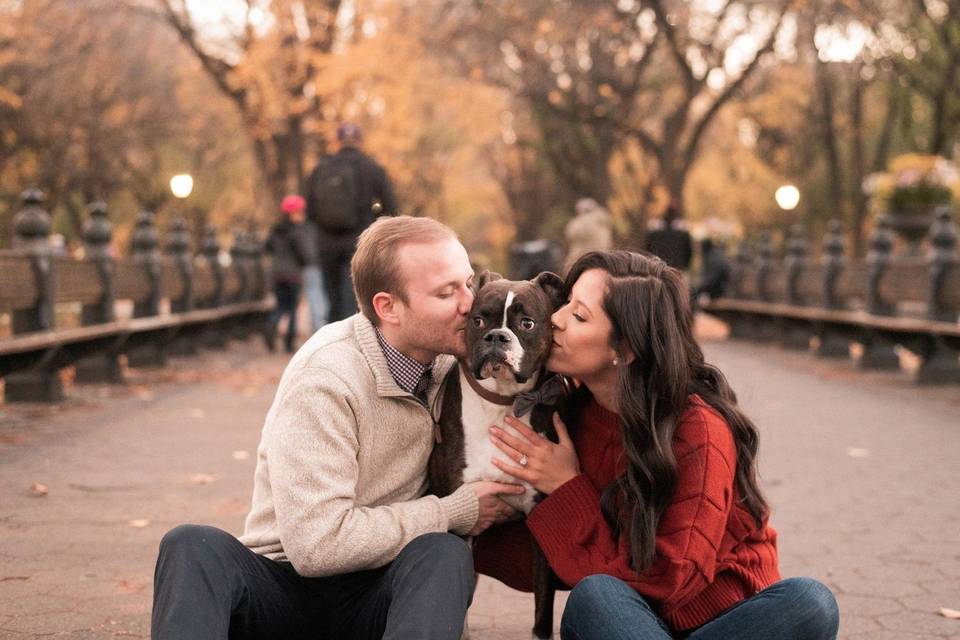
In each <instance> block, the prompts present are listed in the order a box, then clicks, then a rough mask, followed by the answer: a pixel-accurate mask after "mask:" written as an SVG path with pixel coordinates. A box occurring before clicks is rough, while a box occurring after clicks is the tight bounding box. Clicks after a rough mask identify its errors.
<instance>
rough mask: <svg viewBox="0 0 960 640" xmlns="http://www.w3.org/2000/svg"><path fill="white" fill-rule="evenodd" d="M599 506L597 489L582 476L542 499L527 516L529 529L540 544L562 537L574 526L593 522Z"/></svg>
mask: <svg viewBox="0 0 960 640" xmlns="http://www.w3.org/2000/svg"><path fill="white" fill-rule="evenodd" d="M599 507H600V496H599V494H598V493H597V490H596V489H594V488H593V484H592V483H591V482H590V480H589V479H588V478H587V476H585V475H583V474H582V473H581V474H580V475H578V476H576V477H574V478H571V479H570V480H568V481H567V482H564V483H563V484H562V485H560V486H559V487H557V489H556V490H555V491H554V492H553V493H551V494H550V495H549V496H547V497H546V498H544V499H543V500H541V501H540V504H538V505H537V506H536V507H534V509H533V511H531V512H530V514H529V515H528V516H527V527H528V528H529V529H530V531H531V532H532V533H533V534H534V535H535V536H536V538H537V540H538V541H540V540H541V538H544V539H545V538H551V537H553V536H557V537H560V538H563V537H564V533H563V532H564V531H565V530H566V531H568V530H569V526H570V525H571V524H572V523H576V522H580V521H582V520H583V519H584V518H587V519H592V518H593V513H595V512H596V511H597V510H598V509H599ZM541 544H542V542H541Z"/></svg>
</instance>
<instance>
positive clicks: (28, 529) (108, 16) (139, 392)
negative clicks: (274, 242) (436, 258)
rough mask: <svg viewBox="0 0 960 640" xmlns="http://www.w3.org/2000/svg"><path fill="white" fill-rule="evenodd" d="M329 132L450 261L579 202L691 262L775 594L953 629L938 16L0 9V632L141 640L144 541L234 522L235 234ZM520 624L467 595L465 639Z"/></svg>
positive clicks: (623, 242)
mask: <svg viewBox="0 0 960 640" xmlns="http://www.w3.org/2000/svg"><path fill="white" fill-rule="evenodd" d="M343 122H353V123H357V124H359V125H360V127H362V130H363V132H364V134H365V141H364V148H365V150H366V152H368V153H369V154H370V155H372V156H373V157H374V158H376V159H377V161H379V162H380V163H382V164H383V165H384V166H385V167H386V169H387V171H388V173H389V175H390V177H391V178H392V180H393V183H394V185H395V187H396V191H397V200H398V202H399V209H400V213H405V214H410V215H417V216H431V217H434V218H437V219H439V220H441V221H443V222H446V223H448V224H449V225H451V226H452V227H454V228H455V229H456V230H457V231H458V232H459V234H460V237H461V239H462V240H463V242H464V244H465V245H466V247H467V248H468V250H469V251H470V255H471V258H472V259H473V260H474V261H475V262H476V263H477V265H478V266H485V267H491V268H494V269H498V270H503V271H504V272H506V273H513V274H514V275H518V274H517V272H518V270H520V267H523V266H524V265H523V264H522V261H517V260H514V258H516V257H517V256H518V255H520V256H521V257H522V255H524V254H522V253H521V254H518V253H517V251H516V249H517V247H526V249H525V250H527V251H528V253H527V254H526V255H527V257H529V258H530V259H531V262H528V263H527V264H526V267H527V268H533V267H534V266H535V265H534V262H536V260H535V259H539V258H544V257H546V258H549V260H552V263H550V266H554V267H555V268H558V269H559V268H560V267H559V265H560V264H561V263H560V261H559V258H560V255H561V253H562V252H563V251H564V250H566V249H567V248H568V247H567V245H566V240H567V237H568V236H566V233H565V230H566V229H567V227H568V223H570V221H571V219H573V218H574V211H575V209H576V208H577V207H576V205H577V203H582V200H583V199H584V198H592V199H593V200H595V201H596V202H598V203H599V204H600V205H601V206H602V207H604V208H606V209H607V210H609V212H610V214H611V217H612V225H613V239H614V244H615V245H617V246H620V247H627V248H642V247H647V246H649V244H648V241H649V240H650V238H651V237H652V234H653V233H654V232H655V231H657V230H658V229H660V230H662V228H663V227H664V214H665V213H666V212H667V211H669V210H671V209H672V210H674V211H676V212H678V213H680V214H681V216H682V221H683V226H684V227H685V228H686V229H688V230H689V232H690V233H691V234H692V236H693V237H694V239H695V240H701V241H702V240H704V239H710V240H712V241H714V242H715V246H719V247H720V248H721V254H722V253H723V252H724V251H725V254H724V255H725V257H723V255H721V258H722V260H725V261H726V266H725V267H724V270H723V273H724V274H725V285H726V289H725V290H724V289H723V288H722V287H721V288H720V289H718V290H717V291H711V290H705V293H706V295H704V296H700V297H699V298H697V299H696V301H697V302H698V303H699V304H700V305H701V310H705V311H706V312H708V313H700V314H698V316H697V330H698V337H699V339H700V340H701V341H702V342H703V343H704V345H705V350H706V354H707V357H708V358H709V360H710V361H711V362H716V363H717V364H719V365H720V366H721V368H722V369H723V370H724V372H725V373H726V374H727V375H728V377H729V378H730V380H731V381H732V383H733V386H734V388H736V389H737V392H738V395H739V397H740V402H741V403H742V404H743V406H744V407H745V408H746V410H747V412H748V413H749V414H750V415H751V416H752V417H754V419H755V420H756V422H757V424H758V425H760V428H761V431H762V443H763V445H762V448H761V456H760V460H761V471H762V476H763V480H764V485H765V488H766V490H768V491H769V494H770V497H771V502H772V503H773V504H774V516H773V517H774V524H775V526H776V528H777V529H778V531H779V532H780V552H781V560H782V568H783V573H784V575H785V576H791V575H808V576H812V577H816V578H818V579H821V580H823V581H824V582H825V583H826V584H828V585H829V586H830V588H831V589H832V590H833V591H834V593H835V594H836V595H837V598H838V601H839V603H840V607H841V617H842V622H841V631H840V637H841V638H844V639H845V638H856V639H863V640H867V639H869V640H893V639H896V640H901V639H912V640H926V639H932V638H940V639H947V638H960V540H958V536H957V532H958V531H960V510H958V509H957V496H958V495H960V493H958V492H960V477H958V476H957V473H956V468H957V464H956V461H957V459H958V458H960V432H958V430H957V426H958V425H960V392H958V389H960V384H958V383H960V323H958V317H960V268H958V265H960V258H958V252H957V235H958V234H957V228H956V223H957V222H958V217H957V207H956V205H957V200H958V197H960V176H958V171H957V165H956V162H957V160H958V153H960V137H958V135H960V0H767V1H754V0H690V1H680V0H0V378H2V380H0V388H2V391H3V400H2V402H0V638H38V637H50V636H56V637H70V638H98V639H100V638H113V637H147V636H148V635H149V615H150V606H151V596H152V575H153V568H154V563H155V560H156V551H157V544H158V542H159V540H160V538H161V537H162V536H163V534H164V533H165V532H166V531H168V530H169V529H171V528H172V527H174V526H176V525H177V524H181V523H183V522H196V523H208V524H213V525H216V526H219V527H221V528H223V529H225V530H228V531H230V532H231V533H234V534H238V533H240V531H241V529H242V523H243V517H244V515H245V513H246V511H247V509H248V506H249V500H250V489H251V486H252V483H251V479H252V474H253V464H254V461H255V455H254V452H255V450H256V446H257V441H258V439H259V434H260V428H261V426H262V421H263V417H264V416H265V414H266V412H267V409H268V407H269V406H270V403H271V401H272V398H273V394H274V393H275V391H276V385H277V383H278V381H279V378H280V375H281V372H282V371H283V369H284V367H285V366H286V363H287V361H288V356H287V355H286V354H283V353H277V352H274V351H268V349H267V347H266V346H265V345H264V344H262V341H261V340H260V337H261V336H260V335H259V329H260V328H261V327H262V326H263V325H264V320H265V319H266V318H267V316H269V315H270V313H271V310H272V309H274V302H275V300H274V297H272V296H271V295H270V287H269V282H268V280H269V268H270V264H269V263H268V261H267V259H266V257H265V256H264V255H263V252H262V244H263V240H264V237H265V235H266V231H267V229H268V227H269V226H270V224H271V223H273V222H274V221H275V220H276V219H277V217H278V209H279V206H280V202H281V199H282V198H283V197H284V195H286V194H292V193H301V194H304V193H305V192H306V191H307V184H306V183H307V182H308V176H309V175H310V173H311V170H312V169H313V168H314V166H316V164H317V162H318V160H319V159H320V158H322V157H323V156H324V155H325V154H328V153H331V152H333V151H334V150H335V149H336V148H337V141H336V133H335V132H336V130H337V127H338V125H340V124H341V123H343ZM147 212H153V213H147ZM48 214H49V215H48ZM154 214H155V215H154ZM542 240H546V241H547V243H543V242H539V243H537V242H532V241H542ZM544 246H553V247H554V248H555V249H556V250H555V251H547V252H546V253H543V252H542V251H541V249H542V247H544ZM701 246H702V245H701ZM161 252H162V255H161ZM703 255H704V256H705V255H706V254H705V253H704V254H703ZM707 262H708V261H707V260H705V259H703V257H697V258H695V259H694V262H693V263H692V266H691V268H690V269H689V274H690V280H691V282H692V283H693V284H697V283H698V282H699V283H700V284H701V285H702V282H703V276H704V273H705V272H706V269H705V268H704V267H705V266H706V264H707ZM539 264H543V263H539ZM544 266H546V265H544ZM304 306H305V305H304ZM300 314H301V316H303V317H302V318H301V324H300V326H301V335H300V336H299V338H300V340H302V339H305V338H306V333H307V330H306V329H305V327H307V325H308V324H309V322H308V321H307V318H306V316H307V311H306V309H305V308H303V307H301V309H300ZM951 532H952V533H951ZM560 604H562V599H561V603H560ZM558 606H560V605H559V604H558ZM531 612H532V602H531V600H530V599H524V597H523V596H520V595H519V594H518V593H517V592H514V591H512V590H510V589H508V588H507V587H505V586H503V585H500V584H499V583H495V582H494V581H492V580H488V579H483V580H481V582H480V584H479V587H478V596H477V603H476V605H475V606H474V608H473V610H472V612H471V616H472V620H473V623H472V624H473V628H474V631H475V634H474V637H475V638H478V639H480V640H500V639H506V638H517V637H529V626H530V621H531V615H532V614H531Z"/></svg>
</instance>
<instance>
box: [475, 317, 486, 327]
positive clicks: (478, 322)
mask: <svg viewBox="0 0 960 640" xmlns="http://www.w3.org/2000/svg"><path fill="white" fill-rule="evenodd" d="M484 324H486V323H485V322H484V320H483V318H482V317H481V316H473V326H475V327H476V328H477V329H483V325H484Z"/></svg>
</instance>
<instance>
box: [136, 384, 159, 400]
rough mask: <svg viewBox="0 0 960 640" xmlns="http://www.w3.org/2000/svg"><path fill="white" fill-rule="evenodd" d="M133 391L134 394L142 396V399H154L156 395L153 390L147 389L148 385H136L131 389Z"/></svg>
mask: <svg viewBox="0 0 960 640" xmlns="http://www.w3.org/2000/svg"><path fill="white" fill-rule="evenodd" d="M131 391H133V395H135V396H136V397H138V398H140V399H141V400H153V397H154V395H155V394H154V393H153V391H151V390H150V389H147V388H146V387H134V388H133V389H131Z"/></svg>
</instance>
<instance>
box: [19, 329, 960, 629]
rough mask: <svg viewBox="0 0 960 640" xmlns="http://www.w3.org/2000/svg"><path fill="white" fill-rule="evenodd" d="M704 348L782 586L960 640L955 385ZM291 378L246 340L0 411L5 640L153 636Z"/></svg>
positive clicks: (527, 614)
mask: <svg viewBox="0 0 960 640" xmlns="http://www.w3.org/2000/svg"><path fill="white" fill-rule="evenodd" d="M705 346H706V351H707V355H708V358H709V359H711V360H712V361H714V362H716V363H717V364H719V365H720V366H721V367H722V368H723V369H724V370H725V371H726V372H727V374H728V376H729V377H730V379H731V381H732V383H733V385H734V388H735V389H737V390H738V392H739V394H740V398H741V403H742V404H743V405H744V406H745V407H746V409H747V410H748V412H749V413H750V414H751V415H752V416H753V417H754V418H755V419H756V421H757V423H758V424H759V425H760V426H761V430H762V440H761V446H762V449H761V469H762V474H763V478H764V482H765V486H766V489H767V493H768V497H769V498H770V500H771V502H772V503H773V505H774V508H775V512H774V516H773V522H774V525H775V526H776V528H777V529H778V530H779V532H780V536H781V537H780V540H781V555H782V569H783V573H784V575H785V576H790V575H809V576H814V577H816V578H819V579H821V580H823V581H825V582H826V583H827V584H828V585H829V586H830V587H831V588H833V589H834V591H835V592H836V593H837V595H838V599H839V601H840V607H841V615H842V623H841V637H842V638H860V639H864V640H865V639H868V638H869V639H871V640H886V639H894V638H897V639H900V638H904V639H906V638H915V639H925V638H960V620H949V619H946V618H944V617H942V616H940V615H939V614H938V610H939V609H940V608H941V607H948V608H951V609H960V474H958V469H960V464H958V461H960V387H956V386H954V387H949V388H940V389H917V388H915V387H913V386H911V385H910V384H909V383H907V382H905V381H904V380H903V379H901V378H898V377H897V376H895V375H892V374H861V373H859V372H856V371H855V370H854V369H853V368H852V367H850V366H849V365H846V364H841V365H837V364H833V363H823V362H819V361H816V360H814V359H813V358H812V357H809V356H807V355H804V354H792V353H788V352H785V351H781V350H779V349H777V348H774V347H763V346H754V345H750V344H745V343H734V342H727V341H722V340H718V341H712V342H708V343H706V345H705ZM284 363H285V358H284V357H283V356H280V355H269V354H267V353H266V352H265V351H264V350H263V349H262V348H261V347H260V345H259V344H255V343H249V344H242V345H235V346H233V347H232V348H231V349H230V350H228V351H226V352H220V353H209V354H206V355H204V356H202V357H199V358H194V359H185V360H177V361H175V362H174V363H173V364H172V366H171V367H169V368H167V369H165V370H163V371H157V372H144V371H138V372H133V373H132V375H131V382H130V384H128V385H126V386H123V387H84V388H79V387H74V388H72V389H71V392H70V393H71V395H70V400H69V401H68V402H67V403H66V404H65V405H63V406H61V407H58V408H47V407H37V406H29V407H23V406H17V407H10V406H2V405H0V638H41V637H58V638H59V637H67V638H77V639H79V638H97V639H103V638H117V637H120V638H122V637H137V638H145V637H148V636H149V616H150V602H151V591H152V575H153V563H154V560H155V558H156V549H157V544H158V542H159V540H160V538H161V536H162V535H163V534H164V532H166V531H167V530H168V529H170V528H171V527H173V526H175V525H177V524H179V523H182V522H195V523H208V524H212V525H215V526H218V527H221V528H224V529H226V530H228V531H230V532H233V533H239V532H240V530H241V527H242V523H243V517H244V514H245V512H246V509H247V506H248V502H249V497H250V492H251V488H252V475H253V466H254V458H255V450H256V445H257V441H258V437H259V430H260V426H261V422H262V419H263V417H264V415H265V413H266V410H267V408H268V406H269V404H270V401H271V400H272V397H273V392H274V388H275V385H276V382H277V380H278V379H279V375H280V373H281V372H282V369H283V366H284ZM40 485H42V486H40ZM475 602H476V604H475V605H474V608H473V610H472V611H471V616H470V617H471V627H472V630H473V636H472V637H473V638H474V639H475V640H499V639H506V638H528V637H529V631H528V629H529V627H530V623H531V620H532V607H533V603H532V597H531V596H528V595H525V594H519V593H517V592H515V591H512V590H510V589H508V588H507V587H504V586H502V585H500V584H499V583H496V582H494V581H492V580H487V579H481V581H480V584H479V587H478V592H477V596H476V598H475ZM562 603H563V599H562V598H560V601H559V602H558V605H557V607H558V617H557V619H558V621H559V611H560V608H561V607H562ZM758 640H759V639H758Z"/></svg>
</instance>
